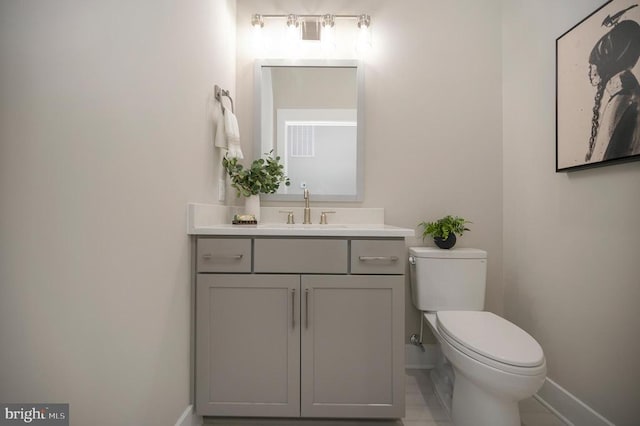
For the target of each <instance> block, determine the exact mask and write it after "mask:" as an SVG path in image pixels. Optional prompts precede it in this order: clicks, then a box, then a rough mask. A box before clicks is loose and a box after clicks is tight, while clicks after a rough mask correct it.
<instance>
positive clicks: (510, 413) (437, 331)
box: [409, 247, 547, 426]
mask: <svg viewBox="0 0 640 426" xmlns="http://www.w3.org/2000/svg"><path fill="white" fill-rule="evenodd" d="M409 263H410V274H411V293H412V294H411V295H412V299H413V303H414V305H415V306H416V307H417V308H418V309H419V310H420V311H422V315H423V316H424V320H426V321H427V324H429V327H430V328H431V330H432V332H433V334H434V335H435V336H436V338H437V340H438V342H439V346H440V349H441V351H442V355H443V357H442V358H441V359H440V361H438V363H437V364H436V368H434V370H432V372H431V377H432V378H433V381H434V385H435V387H436V393H437V394H438V396H439V397H440V399H441V401H442V402H443V405H445V407H447V409H449V410H450V413H451V418H452V420H453V423H454V424H455V425H456V426H472V425H473V426H520V412H519V409H518V402H519V401H521V400H523V399H525V398H528V397H530V396H532V395H533V394H534V393H536V392H537V391H538V390H539V389H540V387H541V386H542V384H543V382H544V379H545V377H546V373H547V367H546V362H545V359H544V354H543V352H542V348H541V347H540V345H539V344H538V342H536V340H535V339H534V338H533V337H531V335H529V334H528V333H527V332H525V331H524V330H522V329H520V328H519V327H517V326H516V325H515V324H513V323H511V322H509V321H507V320H506V319H504V318H501V317H499V316H497V315H495V314H493V313H491V312H486V311H483V309H484V294H485V286H486V275H487V252H486V251H484V250H478V249H471V248H456V249H451V250H442V249H438V248H434V247H411V248H410V249H409Z"/></svg>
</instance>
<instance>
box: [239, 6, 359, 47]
mask: <svg viewBox="0 0 640 426" xmlns="http://www.w3.org/2000/svg"><path fill="white" fill-rule="evenodd" d="M270 18H280V19H282V18H286V20H287V21H286V22H287V24H286V25H287V29H288V30H290V29H295V30H296V34H298V35H299V28H300V22H301V21H302V22H311V21H313V20H315V22H319V23H321V24H322V30H323V31H329V32H330V31H331V30H332V29H333V27H334V24H335V20H336V19H353V20H355V21H356V23H357V25H358V28H360V30H361V31H363V29H365V30H368V29H369V27H370V26H371V17H370V16H369V15H367V14H366V13H362V14H360V15H333V14H330V13H327V14H324V15H296V14H293V13H290V14H287V15H277V14H276V15H271V14H260V13H255V14H253V15H252V16H251V25H252V26H254V27H256V26H257V25H259V26H260V28H262V27H263V26H264V20H265V19H270ZM292 32H293V30H292ZM369 41H370V40H369Z"/></svg>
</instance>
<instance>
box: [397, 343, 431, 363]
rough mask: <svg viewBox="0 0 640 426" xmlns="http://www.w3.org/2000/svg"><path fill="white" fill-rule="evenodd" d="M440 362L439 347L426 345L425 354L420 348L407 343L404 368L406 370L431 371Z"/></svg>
mask: <svg viewBox="0 0 640 426" xmlns="http://www.w3.org/2000/svg"><path fill="white" fill-rule="evenodd" d="M437 360H438V345H436V344H426V345H424V352H422V349H420V348H419V347H418V346H415V345H412V344H410V343H407V344H406V345H405V346H404V366H405V368H424V369H430V368H433V367H435V365H436V361H437Z"/></svg>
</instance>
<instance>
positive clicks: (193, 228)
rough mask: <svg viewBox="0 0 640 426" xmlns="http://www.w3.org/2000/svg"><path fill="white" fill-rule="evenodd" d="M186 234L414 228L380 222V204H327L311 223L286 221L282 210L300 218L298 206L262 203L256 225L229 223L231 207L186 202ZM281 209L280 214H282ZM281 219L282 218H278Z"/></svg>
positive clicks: (404, 232)
mask: <svg viewBox="0 0 640 426" xmlns="http://www.w3.org/2000/svg"><path fill="white" fill-rule="evenodd" d="M187 207H188V208H187V234H189V235H221V236H234V235H238V236H269V237H278V236H283V237H364V238H366V237H391V238H394V237H395V238H398V237H405V238H406V237H415V230H413V229H408V228H399V227H397V226H391V225H386V224H385V223H384V209H381V208H327V209H326V210H331V211H333V213H332V214H331V216H330V217H329V220H330V221H333V222H330V223H329V224H328V225H320V224H318V221H319V215H320V211H321V210H325V209H319V208H314V209H312V213H313V214H312V220H313V221H314V222H315V223H314V224H312V225H303V224H301V223H296V224H293V225H287V224H286V223H284V221H286V219H287V214H286V212H287V211H288V210H292V211H294V212H295V217H296V220H300V219H301V218H302V208H301V207H266V208H264V207H263V208H262V209H261V219H262V222H261V223H259V224H258V225H231V223H230V222H231V218H232V216H233V214H234V212H235V210H234V208H233V207H228V206H221V205H211V204H198V203H189V204H188V206H187ZM283 211H284V214H283ZM280 221H282V222H280Z"/></svg>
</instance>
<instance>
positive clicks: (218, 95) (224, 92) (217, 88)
mask: <svg viewBox="0 0 640 426" xmlns="http://www.w3.org/2000/svg"><path fill="white" fill-rule="evenodd" d="M213 93H214V97H215V98H216V99H217V100H218V102H220V104H222V107H223V108H224V104H223V103H222V97H223V96H226V97H227V98H228V99H229V102H231V112H233V113H235V111H234V109H233V98H232V97H231V95H230V94H229V91H228V90H224V89H221V88H220V86H218V85H217V84H216V85H215V86H214V88H213Z"/></svg>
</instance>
